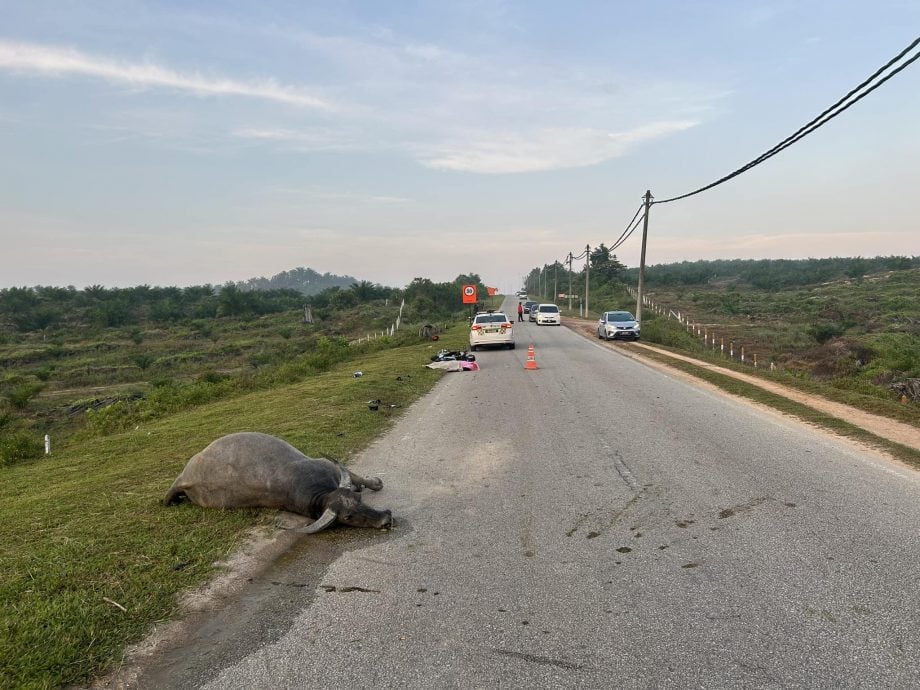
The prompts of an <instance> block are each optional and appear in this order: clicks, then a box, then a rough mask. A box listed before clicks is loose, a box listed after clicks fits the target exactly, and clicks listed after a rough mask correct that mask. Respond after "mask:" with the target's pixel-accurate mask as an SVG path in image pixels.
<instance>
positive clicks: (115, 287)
mask: <svg viewBox="0 0 920 690" xmlns="http://www.w3.org/2000/svg"><path fill="white" fill-rule="evenodd" d="M611 256H615V255H611ZM891 258H906V259H910V260H914V261H916V260H917V259H920V255H903V254H879V255H876V256H839V255H838V256H823V257H818V256H810V257H805V258H802V259H785V258H780V259H744V258H733V259H692V260H683V261H675V262H666V263H656V264H648V265H647V266H646V270H648V269H651V268H655V267H660V266H671V265H679V264H681V263H706V262H710V261H713V262H714V261H728V262H733V261H742V262H743V261H792V262H796V261H833V260H843V261H847V260H854V259H864V260H866V261H873V260H879V259H891ZM551 266H552V264H549V267H551ZM532 268H539V267H532ZM300 269H303V270H310V271H313V272H315V273H316V274H318V275H320V276H326V275H329V276H330V277H332V278H348V279H350V280H353V281H354V282H355V283H360V282H362V281H365V280H367V279H365V278H361V277H360V276H351V275H340V274H335V273H332V272H330V271H320V270H318V269H315V268H313V267H312V266H294V267H292V268H287V269H283V270H281V271H278V272H276V273H273V274H271V275H262V276H249V277H248V278H242V279H239V280H226V281H223V282H220V283H189V284H185V285H179V284H175V283H172V284H157V283H137V284H133V285H104V284H101V283H93V282H89V283H86V284H84V285H73V284H68V285H52V284H34V285H5V286H0V292H2V291H4V290H9V289H35V288H65V289H69V288H74V289H76V290H77V291H83V290H86V289H87V288H91V287H97V286H98V287H102V288H104V289H107V290H124V289H131V288H138V287H150V288H179V289H185V288H195V287H205V286H210V287H214V288H221V287H224V286H226V285H228V284H233V285H240V284H243V283H246V282H248V281H250V280H271V279H273V278H275V277H277V276H278V275H280V274H282V273H289V272H291V271H296V270H300ZM638 269H639V267H638V266H628V265H627V266H625V268H624V270H626V271H632V270H638ZM582 270H583V268H582V269H578V270H576V269H575V267H574V265H573V269H572V271H573V272H574V273H579V272H581V271H582ZM884 270H886V271H891V270H916V269H914V268H910V269H884ZM461 275H469V274H457V275H456V276H454V277H453V278H450V279H447V280H439V281H435V280H432V282H434V283H450V282H453V281H454V280H456V278H458V277H460V276H461ZM866 275H873V274H872V273H867V274H866ZM415 278H429V277H428V276H415ZM415 278H413V280H415ZM480 278H481V276H480ZM429 279H430V278H429ZM367 282H369V283H372V284H374V285H377V286H378V287H382V288H385V289H391V290H405V289H406V288H407V287H408V286H409V283H411V282H412V281H411V280H410V281H409V282H407V283H406V284H404V285H387V284H384V283H376V282H374V281H370V280H367ZM482 282H483V284H485V285H488V283H487V282H486V281H485V280H483V281H482ZM490 287H497V286H491V285H490ZM256 289H259V288H256ZM278 289H280V288H278ZM323 289H324V290H325V289H328V288H323ZM520 289H521V288H520V287H516V288H512V289H509V290H507V291H503V290H501V289H499V292H498V294H501V295H509V294H515V293H516V292H518V290H520Z"/></svg>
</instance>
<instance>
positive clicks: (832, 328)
mask: <svg viewBox="0 0 920 690" xmlns="http://www.w3.org/2000/svg"><path fill="white" fill-rule="evenodd" d="M843 330H844V329H843V326H841V325H840V324H836V323H826V322H825V323H816V324H813V325H811V326H809V327H808V328H807V329H806V331H805V332H806V333H808V335H810V336H811V337H812V338H814V339H815V340H817V341H818V343H820V344H821V345H823V344H824V343H826V342H827V341H828V340H830V339H831V338H836V337H838V336H841V335H843Z"/></svg>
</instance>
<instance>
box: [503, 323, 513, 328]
mask: <svg viewBox="0 0 920 690" xmlns="http://www.w3.org/2000/svg"><path fill="white" fill-rule="evenodd" d="M502 328H511V324H510V323H503V324H502Z"/></svg>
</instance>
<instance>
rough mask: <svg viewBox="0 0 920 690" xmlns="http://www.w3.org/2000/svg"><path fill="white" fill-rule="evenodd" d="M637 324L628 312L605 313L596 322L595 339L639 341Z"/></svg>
mask: <svg viewBox="0 0 920 690" xmlns="http://www.w3.org/2000/svg"><path fill="white" fill-rule="evenodd" d="M639 335H640V332H639V322H638V321H636V317H635V316H633V315H632V314H630V313H629V312H628V311H605V312H604V313H603V314H601V318H600V320H599V321H598V322H597V337H598V338H603V339H604V340H617V339H622V340H639Z"/></svg>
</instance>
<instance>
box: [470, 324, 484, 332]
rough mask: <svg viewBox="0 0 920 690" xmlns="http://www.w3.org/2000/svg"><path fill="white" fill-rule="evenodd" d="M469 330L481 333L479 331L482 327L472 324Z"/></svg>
mask: <svg viewBox="0 0 920 690" xmlns="http://www.w3.org/2000/svg"><path fill="white" fill-rule="evenodd" d="M470 330H472V331H481V330H482V326H480V325H479V324H478V323H474V324H473V327H472V328H471V329H470Z"/></svg>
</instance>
